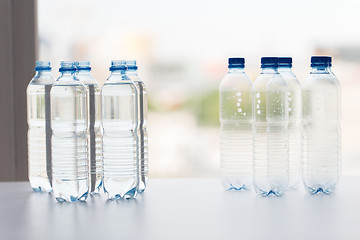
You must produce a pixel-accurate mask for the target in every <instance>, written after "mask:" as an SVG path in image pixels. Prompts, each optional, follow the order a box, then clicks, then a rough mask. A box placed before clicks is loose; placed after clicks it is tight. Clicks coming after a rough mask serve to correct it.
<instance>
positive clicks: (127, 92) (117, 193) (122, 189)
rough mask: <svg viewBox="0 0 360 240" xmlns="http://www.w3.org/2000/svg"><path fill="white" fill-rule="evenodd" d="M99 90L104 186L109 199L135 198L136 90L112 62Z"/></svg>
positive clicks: (137, 185) (123, 71) (137, 181)
mask: <svg viewBox="0 0 360 240" xmlns="http://www.w3.org/2000/svg"><path fill="white" fill-rule="evenodd" d="M110 71H111V75H110V77H109V78H108V79H107V81H106V82H105V84H104V86H103V88H102V90H101V95H102V123H103V130H104V134H103V184H104V191H105V192H106V193H107V195H108V198H109V199H121V198H134V197H135V196H136V194H137V192H138V188H139V162H138V147H137V142H138V140H137V134H136V133H137V128H138V125H137V124H138V121H137V120H138V117H137V112H138V110H137V91H136V86H135V84H134V82H133V81H131V80H130V78H129V77H127V76H126V74H125V71H126V66H125V65H124V64H123V63H122V62H121V61H112V62H111V67H110Z"/></svg>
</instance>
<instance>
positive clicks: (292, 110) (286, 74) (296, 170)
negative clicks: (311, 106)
mask: <svg viewBox="0 0 360 240" xmlns="http://www.w3.org/2000/svg"><path fill="white" fill-rule="evenodd" d="M279 73H280V75H281V76H282V77H283V78H284V80H285V82H286V84H287V85H288V88H289V92H288V95H289V126H288V133H289V189H290V190H296V189H297V188H298V186H299V183H300V182H301V161H302V91H301V86H300V83H299V81H298V79H297V78H296V76H295V74H294V73H293V72H292V58H290V57H281V58H279Z"/></svg>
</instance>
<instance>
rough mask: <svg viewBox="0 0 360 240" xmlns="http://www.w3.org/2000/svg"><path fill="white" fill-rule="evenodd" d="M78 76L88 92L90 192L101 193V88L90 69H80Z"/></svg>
mask: <svg viewBox="0 0 360 240" xmlns="http://www.w3.org/2000/svg"><path fill="white" fill-rule="evenodd" d="M77 77H78V78H79V80H80V81H81V82H82V83H83V84H84V86H85V88H86V93H87V108H88V121H89V123H88V125H89V126H88V130H89V134H88V136H89V145H88V146H89V149H88V152H89V170H90V172H89V192H90V193H99V192H100V189H101V184H102V126H101V90H100V88H99V84H98V83H97V81H96V80H95V79H94V77H93V76H92V75H91V74H90V70H78V73H77Z"/></svg>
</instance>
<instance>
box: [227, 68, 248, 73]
mask: <svg viewBox="0 0 360 240" xmlns="http://www.w3.org/2000/svg"><path fill="white" fill-rule="evenodd" d="M235 72H238V73H243V72H245V71H244V68H243V67H231V68H229V73H235Z"/></svg>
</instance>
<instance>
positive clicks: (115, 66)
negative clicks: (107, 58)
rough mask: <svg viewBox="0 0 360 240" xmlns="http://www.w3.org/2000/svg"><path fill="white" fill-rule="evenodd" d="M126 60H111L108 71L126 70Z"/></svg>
mask: <svg viewBox="0 0 360 240" xmlns="http://www.w3.org/2000/svg"><path fill="white" fill-rule="evenodd" d="M125 64H126V62H125V61H124V60H111V67H110V68H109V70H110V71H115V70H126V69H127V68H126V65H125Z"/></svg>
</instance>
